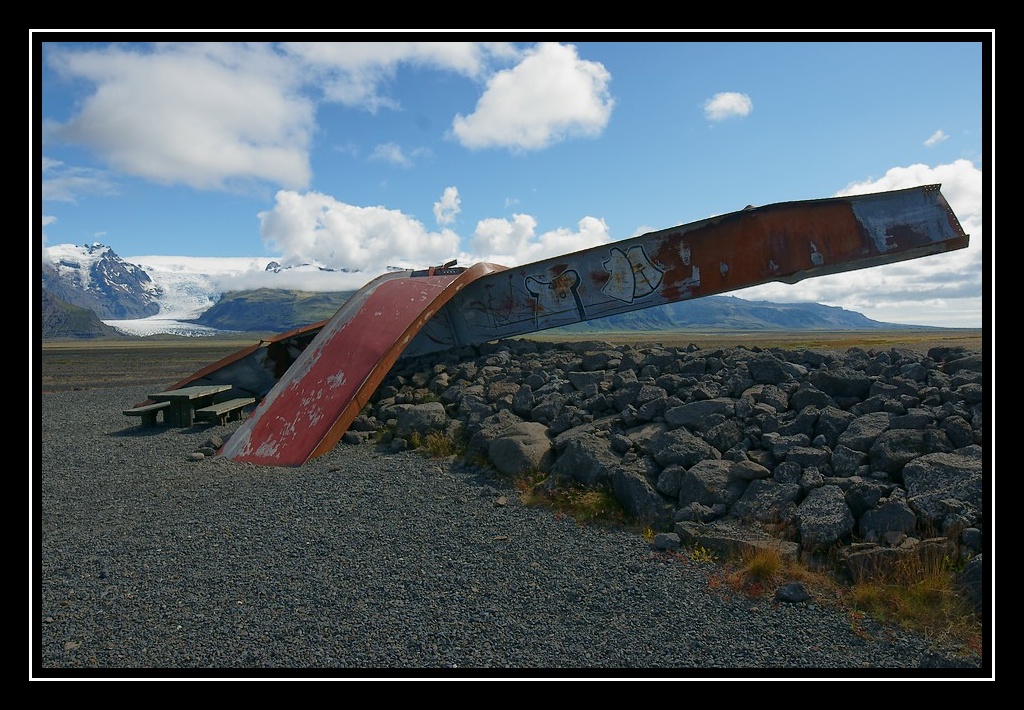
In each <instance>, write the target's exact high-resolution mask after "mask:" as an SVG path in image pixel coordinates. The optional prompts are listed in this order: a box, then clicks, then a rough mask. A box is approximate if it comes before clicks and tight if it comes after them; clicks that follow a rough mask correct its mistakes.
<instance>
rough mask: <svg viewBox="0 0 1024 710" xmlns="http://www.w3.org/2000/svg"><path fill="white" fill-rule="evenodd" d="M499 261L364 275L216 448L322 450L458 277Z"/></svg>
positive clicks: (234, 456) (289, 454) (300, 454)
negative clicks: (366, 281) (367, 280)
mask: <svg viewBox="0 0 1024 710" xmlns="http://www.w3.org/2000/svg"><path fill="white" fill-rule="evenodd" d="M502 268H504V267H501V266H497V265H494V264H476V265H474V266H472V267H470V268H468V269H465V270H461V269H443V270H442V269H438V270H436V272H435V270H431V271H430V272H429V273H427V274H426V275H423V276H414V275H411V274H410V273H408V272H400V273H396V274H386V275H384V276H381V277H379V278H377V279H375V280H374V281H371V282H370V283H369V284H367V285H366V286H364V287H363V288H362V289H360V290H359V291H358V292H357V293H356V294H355V296H353V297H352V298H351V299H350V300H349V301H347V302H346V303H345V304H344V305H343V306H342V307H341V309H339V311H338V313H337V314H336V315H335V316H334V317H333V318H332V319H331V320H330V321H328V323H327V324H326V325H325V326H323V328H321V330H320V332H319V334H318V335H317V337H316V338H315V339H314V340H313V342H312V343H310V344H309V346H308V347H307V348H306V349H305V350H304V351H303V353H302V354H301V355H300V356H299V358H298V359H297V360H296V361H295V363H294V364H292V366H291V367H290V368H289V369H288V371H287V372H286V373H285V375H284V376H283V377H282V378H281V380H280V381H279V382H278V383H277V385H276V386H275V387H274V388H273V389H272V390H271V391H270V393H269V394H268V395H267V396H266V398H264V400H263V401H262V402H261V403H260V405H259V406H258V407H257V408H256V409H255V411H253V413H252V414H250V416H249V418H248V419H247V420H246V421H245V422H244V423H243V424H242V426H241V427H239V429H238V430H237V431H236V432H235V433H234V434H233V435H232V436H231V438H230V439H229V440H228V442H227V443H226V444H225V445H224V447H223V448H222V449H221V452H220V456H221V457H223V458H227V459H231V460H235V461H245V462H249V463H256V464H262V465H270V466H298V465H301V464H303V463H305V462H306V461H307V460H309V459H310V458H313V457H316V456H319V455H321V454H323V453H326V452H327V451H330V450H331V449H332V448H333V447H334V445H335V444H336V443H337V442H338V440H339V439H340V438H341V436H342V434H344V433H345V430H346V429H347V428H348V426H349V424H351V423H352V420H353V419H355V417H356V415H357V414H358V413H359V410H360V409H362V407H363V406H364V405H365V404H366V402H367V401H369V398H370V396H371V395H372V394H373V392H374V390H375V389H376V388H377V385H379V384H380V381H381V379H382V378H383V377H384V376H385V375H386V374H387V372H388V370H389V369H390V368H391V366H392V365H393V364H394V362H395V361H396V360H397V359H398V357H399V356H400V355H401V354H402V351H403V350H404V349H405V347H406V346H407V345H408V343H409V342H410V341H411V340H412V338H413V336H414V335H415V334H416V333H417V332H418V331H419V330H420V328H422V327H423V325H424V324H425V323H426V322H427V321H429V320H430V319H431V318H432V317H433V316H434V315H435V314H436V313H437V311H438V309H439V308H441V307H442V306H443V305H444V304H445V303H446V302H447V301H448V300H449V299H451V297H452V296H453V295H455V294H456V293H457V292H458V291H459V290H461V289H462V288H463V287H464V286H465V285H466V284H468V283H471V282H472V281H473V280H475V279H477V278H479V277H481V276H483V275H485V274H489V273H492V272H493V271H495V270H498V269H502Z"/></svg>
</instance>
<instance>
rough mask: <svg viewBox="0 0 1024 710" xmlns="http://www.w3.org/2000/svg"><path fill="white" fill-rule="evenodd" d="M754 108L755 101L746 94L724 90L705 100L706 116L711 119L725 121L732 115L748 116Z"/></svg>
mask: <svg viewBox="0 0 1024 710" xmlns="http://www.w3.org/2000/svg"><path fill="white" fill-rule="evenodd" d="M753 110H754V102H753V101H751V100H750V97H749V96H747V95H746V94H740V93H737V92H735V91H724V92H722V93H718V94H715V95H714V96H712V97H711V98H710V99H708V100H707V101H705V102H704V116H705V118H707V119H708V120H709V121H724V120H725V119H727V118H731V117H732V116H746V115H748V114H749V113H750V112H751V111H753Z"/></svg>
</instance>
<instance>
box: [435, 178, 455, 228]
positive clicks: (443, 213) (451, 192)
mask: <svg viewBox="0 0 1024 710" xmlns="http://www.w3.org/2000/svg"><path fill="white" fill-rule="evenodd" d="M461 204H462V200H461V199H459V190H458V188H455V187H446V188H445V189H444V193H443V194H442V195H441V199H440V200H438V201H437V202H435V203H434V219H435V220H437V223H438V224H440V225H446V224H451V223H452V222H454V221H455V217H456V215H458V214H459V212H460V210H461V207H460V205H461Z"/></svg>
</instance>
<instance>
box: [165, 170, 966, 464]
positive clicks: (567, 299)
mask: <svg viewBox="0 0 1024 710" xmlns="http://www.w3.org/2000/svg"><path fill="white" fill-rule="evenodd" d="M968 240H969V237H968V235H967V234H965V233H964V231H963V228H962V227H961V225H960V223H959V221H958V220H957V218H956V215H955V214H954V213H953V211H952V210H951V209H950V207H949V204H948V203H947V202H946V199H945V198H944V197H943V195H942V193H941V191H940V186H939V185H925V186H921V187H915V188H910V189H905V190H894V191H889V192H881V193H874V194H868V195H854V196H847V197H833V198H825V199H820V200H804V201H794V202H782V203H777V204H772V205H765V206H762V207H747V208H745V209H743V210H740V211H737V212H731V213H728V214H723V215H719V216H716V217H711V218H709V219H705V220H701V221H698V222H693V223H689V224H684V225H680V226H677V227H672V228H670V229H664V230H661V231H657V232H650V233H647V234H643V235H641V236H638V237H633V238H630V239H626V240H623V241H618V242H613V243H610V244H605V245H601V246H598V247H593V248H590V249H585V250H582V251H578V252H574V253H571V254H566V255H563V256H559V257H556V258H553V259H546V260H543V261H538V262H535V263H532V264H526V265H524V266H518V267H514V268H506V267H504V266H500V265H497V264H488V263H479V264H475V265H473V266H470V267H468V268H461V267H456V266H455V265H454V263H449V264H445V265H444V266H439V267H431V268H430V269H425V270H422V271H402V272H395V273H389V274H385V275H383V276H380V277H378V278H376V279H374V280H372V281H370V282H369V283H368V284H366V286H364V287H363V288H362V289H361V290H360V291H358V292H357V293H356V294H355V296H353V297H352V298H351V299H350V300H349V301H347V302H346V303H345V304H344V305H343V306H342V307H341V308H340V309H339V310H338V312H337V313H336V314H335V316H334V317H332V318H331V319H329V320H328V321H325V322H322V323H317V324H313V325H311V326H308V327H307V328H301V329H298V330H296V331H290V332H289V333H285V334H282V335H280V336H277V337H275V338H272V339H270V340H269V341H262V342H261V343H259V344H257V345H254V346H252V347H250V348H246V349H244V350H241V351H239V352H238V353H235V354H233V355H230V356H228V357H227V358H224V359H223V360H221V361H219V362H218V363H214V364H213V365H211V366H209V367H207V368H204V369H203V370H201V371H200V372H197V373H195V374H194V375H192V376H191V377H189V378H186V379H185V380H183V381H182V382H180V383H178V384H177V385H176V386H184V385H186V384H197V383H203V382H211V383H223V382H229V383H231V384H232V385H234V386H235V388H237V390H238V392H236V393H234V394H233V396H237V394H239V393H241V394H253V395H256V396H257V397H261V398H262V401H261V402H260V404H259V406H258V407H257V408H256V409H255V411H253V413H252V414H251V415H250V416H249V418H248V419H246V420H245V421H244V422H243V424H242V425H241V426H240V427H239V429H238V430H237V431H236V432H235V433H234V435H232V437H231V438H230V440H229V441H228V442H227V443H226V444H225V445H224V447H223V448H222V449H221V451H220V452H219V455H220V456H221V457H223V458H227V459H230V460H235V461H245V462H251V463H256V464H261V465H272V466H299V465H301V464H303V463H304V462H306V461H308V460H309V459H310V458H313V457H316V456H320V455H322V454H324V453H326V452H327V451H330V450H331V449H332V448H333V447H334V445H335V444H336V443H337V442H338V440H339V439H340V438H341V436H342V435H343V434H344V433H345V431H346V430H347V428H348V427H349V425H350V424H351V423H352V421H353V420H354V419H355V417H356V415H357V414H358V413H359V411H360V409H362V407H363V406H364V405H365V404H366V403H367V402H368V401H369V399H370V397H371V395H372V394H373V392H374V390H375V389H376V388H377V386H378V385H379V384H380V382H381V381H382V380H383V378H384V377H385V375H386V374H387V373H388V371H389V370H390V368H391V366H392V365H393V364H394V363H395V362H396V361H397V360H398V358H400V357H404V356H414V355H422V354H426V353H431V352H438V351H441V350H446V349H450V348H454V347H458V346H463V345H471V344H479V343H484V342H488V341H492V340H497V339H500V338H507V337H512V336H517V335H524V334H527V333H532V332H537V331H541V330H546V329H549V328H556V327H558V326H562V325H567V324H570V323H577V322H580V321H586V320H591V319H595V318H601V317H604V316H609V315H613V314H616V313H623V312H627V311H632V310H637V309H641V308H650V307H652V306H657V305H661V304H666V303H672V302H675V301H681V300H686V299H692V298H700V297H702V296H708V295H712V294H720V293H725V292H728V291H733V290H736V289H741V288H746V287H749V286H755V285H758V284H764V283H768V282H773V281H779V282H784V283H796V282H798V281H801V280H803V279H806V278H811V277H816V276H822V275H826V274H833V273H839V272H844V271H852V270H856V269H864V268H869V267H873V266H878V265H881V264H888V263H893V262H898V261H904V260H908V259H916V258H920V257H924V256H929V255H933V254H939V253H943V252H947V251H952V250H956V249H963V248H965V247H966V246H967V245H968Z"/></svg>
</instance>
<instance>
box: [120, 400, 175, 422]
mask: <svg viewBox="0 0 1024 710" xmlns="http://www.w3.org/2000/svg"><path fill="white" fill-rule="evenodd" d="M170 406H171V403H170V402H154V403H153V404H143V405H140V406H138V407H132V408H131V409H126V410H124V414H125V416H128V417H142V421H140V422H139V426H143V427H148V426H156V414H157V412H160V411H162V410H164V409H167V408H168V407H170ZM164 416H165V417H166V416H167V415H166V414H165V415H164Z"/></svg>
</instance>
